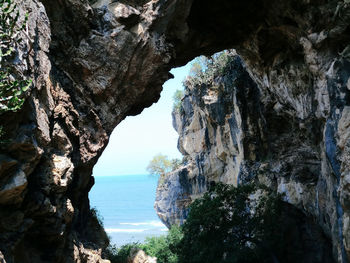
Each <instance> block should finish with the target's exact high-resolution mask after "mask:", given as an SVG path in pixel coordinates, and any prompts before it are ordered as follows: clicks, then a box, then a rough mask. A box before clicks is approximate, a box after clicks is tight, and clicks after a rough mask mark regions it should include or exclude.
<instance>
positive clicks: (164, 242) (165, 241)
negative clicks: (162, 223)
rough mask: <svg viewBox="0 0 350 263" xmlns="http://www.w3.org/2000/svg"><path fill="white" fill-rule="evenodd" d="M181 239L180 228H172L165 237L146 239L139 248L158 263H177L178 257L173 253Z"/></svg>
mask: <svg viewBox="0 0 350 263" xmlns="http://www.w3.org/2000/svg"><path fill="white" fill-rule="evenodd" d="M182 237H183V234H182V231H181V228H180V227H178V226H172V227H171V229H170V230H169V232H168V234H167V235H166V236H160V237H148V238H147V239H146V241H145V243H144V244H142V245H140V248H141V249H142V250H144V251H145V252H146V254H147V255H150V256H152V257H156V258H157V262H158V263H177V262H178V256H177V255H176V254H175V253H174V252H173V251H174V250H175V247H177V246H178V245H179V243H180V241H181V239H182Z"/></svg>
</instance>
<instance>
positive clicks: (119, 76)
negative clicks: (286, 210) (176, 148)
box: [0, 0, 350, 263]
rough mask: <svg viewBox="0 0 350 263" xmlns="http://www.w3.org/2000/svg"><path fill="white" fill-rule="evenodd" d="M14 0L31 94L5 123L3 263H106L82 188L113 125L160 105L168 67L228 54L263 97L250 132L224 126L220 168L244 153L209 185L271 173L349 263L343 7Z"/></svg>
mask: <svg viewBox="0 0 350 263" xmlns="http://www.w3.org/2000/svg"><path fill="white" fill-rule="evenodd" d="M16 1H17V3H18V7H19V9H20V11H21V16H22V17H23V16H24V14H25V13H28V15H29V18H28V23H27V28H26V32H23V33H22V34H23V37H22V41H20V42H19V43H18V46H17V48H16V56H15V57H14V58H13V63H14V64H15V65H16V67H17V70H18V72H21V74H22V75H24V76H26V77H28V78H31V79H32V80H33V85H32V87H31V88H30V90H29V91H28V92H27V93H26V97H27V99H26V102H25V104H24V106H23V108H22V109H21V110H20V111H18V112H15V113H13V112H7V113H5V114H1V115H0V125H2V126H4V128H5V137H4V138H3V140H5V141H6V143H5V144H3V143H2V144H1V155H0V251H1V253H0V260H2V261H4V260H5V261H6V262H7V263H12V262H20V263H27V262H50V263H51V262H103V260H102V259H101V249H103V248H104V247H105V246H106V239H105V235H104V233H103V231H101V228H100V227H99V226H98V223H96V220H95V219H94V217H93V216H92V213H91V212H90V208H89V200H88V192H89V190H90V188H91V187H92V186H93V184H94V179H93V177H92V176H91V173H92V168H93V166H94V164H95V163H96V162H97V159H98V158H99V156H100V155H101V153H102V151H103V149H104V148H105V147H106V144H107V143H108V139H109V135H110V133H111V132H112V130H113V128H114V127H115V126H116V125H117V124H118V123H119V122H120V121H122V120H123V119H124V118H125V117H126V116H128V115H135V114H138V113H140V112H141V111H142V110H143V108H145V107H148V106H150V105H151V104H152V103H153V102H155V101H157V99H158V98H159V94H160V91H161V89H162V88H161V85H162V83H163V82H164V81H165V80H166V79H168V78H170V77H171V75H170V74H169V69H170V68H172V67H174V66H179V65H183V64H184V63H185V62H187V61H189V60H191V59H192V58H194V57H196V56H198V55H200V54H211V53H213V52H215V51H220V50H222V49H225V48H236V49H237V52H238V53H239V54H240V55H241V56H242V58H243V59H244V61H245V63H246V64H247V65H248V67H249V69H250V71H251V78H252V79H253V82H254V83H256V88H254V90H255V89H257V90H258V91H259V92H255V91H254V92H253V93H254V94H253V95H254V96H255V95H257V94H259V96H258V98H255V97H251V96H253V95H249V96H248V98H247V99H246V102H244V103H246V104H247V105H248V106H247V107H248V108H247V110H248V109H251V108H253V109H252V111H250V110H249V111H248V112H245V113H240V114H241V116H237V120H239V118H241V119H242V123H243V122H246V125H247V127H243V130H240V129H238V128H239V126H238V125H241V124H239V123H237V124H234V123H232V124H230V125H237V132H236V135H235V136H236V137H237V138H236V139H237V141H236V142H232V145H237V147H238V148H236V149H238V150H239V152H238V153H237V152H234V151H233V150H229V149H225V148H224V147H225V143H223V144H222V147H223V148H224V149H222V150H220V149H219V148H218V150H219V153H222V155H221V156H220V158H221V159H220V160H219V159H218V162H219V161H221V160H222V159H225V158H226V159H227V160H228V158H230V157H232V156H236V155H237V154H241V156H240V157H239V156H238V155H237V156H238V157H237V160H233V161H231V162H232V165H233V164H234V165H236V166H234V167H233V168H232V167H230V168H229V169H228V168H227V170H225V169H226V167H224V166H223V165H221V166H220V165H218V164H213V165H211V168H210V169H211V170H212V174H213V176H216V177H220V176H221V175H220V172H221V171H223V172H224V174H225V176H224V177H223V178H225V179H223V180H226V181H227V182H233V183H234V182H235V180H236V179H237V178H239V180H246V179H247V178H250V177H251V176H254V175H255V174H256V173H258V174H260V172H259V171H261V169H266V172H264V173H262V174H263V175H261V176H260V177H261V178H262V179H261V180H263V178H265V180H266V181H267V182H271V183H275V184H276V187H277V189H279V191H283V192H286V193H287V196H288V193H290V195H289V196H288V198H289V200H290V202H291V203H292V204H294V205H295V206H297V207H299V208H301V209H303V211H305V212H307V213H308V214H310V215H311V216H313V218H314V219H315V220H316V221H317V222H318V224H319V225H321V226H322V227H323V229H324V231H325V232H326V233H327V235H328V236H330V237H332V242H333V245H334V253H333V254H334V257H335V258H336V259H337V260H338V262H342V263H345V262H348V258H349V254H350V252H349V251H350V245H349V244H350V236H349V235H350V234H349V233H350V231H349V227H350V220H349V213H350V207H349V192H350V191H349V185H350V179H349V170H350V166H349V163H350V162H349V156H350V155H349V149H350V148H349V147H350V146H349V136H350V135H349V134H350V133H349V126H348V123H349V88H348V87H349V82H348V77H349V76H350V74H349V71H350V67H349V60H348V58H349V57H348V56H349V44H350V39H349V34H348V33H349V29H348V25H349V24H350V22H349V18H350V15H349V14H350V6H349V3H348V1H337V0H331V1H326V0H307V1H306V0H302V1H294V0H293V1H279V0H259V1H258V0H247V1H236V0H234V1H232V0H230V1H228V0H218V1H216V2H215V4H213V2H212V1H209V0H166V1H165V0H149V1H147V0H121V1H110V0H105V1H102V0H101V1H98V2H96V3H95V4H94V5H93V6H91V5H90V3H89V2H88V1H87V0H60V1H49V0H26V1H19V0H16ZM242 85H243V84H242ZM243 86H244V85H243ZM243 95H244V94H243ZM243 95H239V96H238V95H237V98H238V97H239V98H243V97H244V96H243ZM209 99H211V96H209ZM213 103H214V102H213ZM254 103H258V104H259V105H261V107H262V108H261V109H259V108H256V107H255V106H256V105H253V104H254ZM249 105H250V106H249ZM230 107H232V106H230ZM219 108H220V107H218V109H219ZM243 108H244V107H243ZM243 108H240V107H239V109H240V110H241V109H243ZM240 110H239V111H240ZM234 111H235V112H238V109H235V110H234ZM197 117H199V116H197ZM197 117H196V118H197ZM235 118H236V116H235ZM216 121H219V122H220V123H222V122H226V120H225V119H218V120H216ZM196 125H197V124H196ZM280 127H281V129H280ZM195 128H196V127H195V126H193V129H195ZM213 128H216V127H213ZM240 128H241V127H240ZM277 128H278V129H277ZM222 132H223V133H222V134H223V135H224V134H226V132H225V131H222ZM196 136H204V138H205V137H206V136H205V134H204V135H201V134H200V133H198V134H196ZM232 138H233V137H232ZM302 138H304V139H302ZM195 140H197V141H198V140H200V139H198V138H195ZM222 141H223V140H222ZM188 145H189V144H188ZM248 145H249V147H247V146H248ZM235 147H236V146H235ZM239 147H243V148H242V149H240V148H239ZM225 154H227V156H226V157H225ZM263 158H267V160H265V162H262V161H263V160H264V159H263ZM202 161H204V159H203V160H201V159H198V162H199V163H200V162H202ZM262 163H263V164H266V166H263V165H261V164H262ZM237 165H238V166H237ZM198 167H203V169H204V166H198ZM215 167H221V168H220V169H222V170H221V171H220V169H219V170H217V171H216V172H215V171H214V170H213V169H214V168H215ZM242 167H246V168H245V169H242ZM201 169H202V168H201ZM205 169H207V168H205ZM208 169H209V168H208ZM215 169H216V168H215ZM237 171H244V173H240V172H239V173H238V172H237ZM231 174H232V176H231ZM233 175H235V176H237V178H236V177H234V176H233ZM271 178H272V179H271ZM305 178H307V179H305ZM198 180H201V181H199V182H202V181H203V187H204V185H205V184H204V182H205V180H204V178H199V179H198ZM189 185H190V184H189ZM292 193H293V194H292Z"/></svg>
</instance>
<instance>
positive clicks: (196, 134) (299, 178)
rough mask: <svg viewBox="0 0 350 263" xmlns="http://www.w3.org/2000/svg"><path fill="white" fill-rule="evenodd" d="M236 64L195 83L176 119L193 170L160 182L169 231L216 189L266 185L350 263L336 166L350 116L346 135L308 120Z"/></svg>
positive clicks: (160, 204)
mask: <svg viewBox="0 0 350 263" xmlns="http://www.w3.org/2000/svg"><path fill="white" fill-rule="evenodd" d="M230 56H231V60H232V61H230V62H229V63H228V64H227V65H226V67H225V68H224V70H223V72H224V73H221V72H217V73H216V74H214V75H213V76H212V78H210V79H209V80H206V81H203V82H198V81H197V82H195V83H193V82H192V83H191V82H189V81H188V82H187V86H186V88H185V96H184V98H183V99H182V107H181V108H180V110H178V111H174V112H173V124H174V127H175V129H176V130H177V132H178V133H179V147H178V148H179V150H180V151H181V152H182V154H183V155H184V157H185V159H186V160H187V164H186V165H185V166H183V167H181V168H180V169H179V170H176V171H174V172H173V173H171V174H170V175H169V176H168V177H166V178H165V179H164V180H162V181H160V183H159V185H158V188H157V197H156V203H155V208H156V210H157V213H158V215H159V217H160V218H161V220H162V221H163V222H164V223H165V224H166V225H167V226H168V227H170V226H171V225H172V224H179V223H180V224H181V223H182V222H183V221H184V220H185V219H186V216H187V214H188V206H189V204H190V203H191V202H192V201H193V200H194V199H196V198H198V197H199V196H201V195H202V194H203V193H204V192H205V191H206V190H207V186H208V185H209V184H210V182H211V181H215V182H218V181H220V182H224V183H230V184H234V185H236V184H239V183H245V182H251V181H255V182H260V183H263V184H266V185H268V186H269V187H272V188H274V189H276V191H277V192H279V193H282V194H284V199H285V201H286V202H288V203H290V204H292V205H294V206H295V207H297V208H299V209H300V210H302V211H304V212H305V213H306V215H307V216H308V217H313V218H314V219H315V220H316V221H317V224H319V225H320V226H321V227H322V229H323V231H324V233H326V235H327V236H328V237H329V238H331V239H332V241H333V255H334V256H335V258H337V260H338V261H339V262H347V261H346V260H347V255H346V253H347V252H346V251H347V246H346V244H347V243H346V242H344V241H346V238H345V236H346V235H348V232H347V230H346V229H343V227H344V222H343V221H342V220H344V217H343V213H344V212H343V207H342V206H341V203H340V200H339V198H340V197H338V196H337V194H336V192H335V191H337V189H339V188H340V187H342V185H341V182H340V181H339V179H340V178H337V176H336V174H334V171H332V169H334V168H333V166H334V165H339V164H338V161H337V160H336V159H334V158H335V156H336V153H335V151H336V146H335V144H336V140H337V139H338V147H339V145H345V144H346V143H345V141H346V140H348V137H347V135H346V134H347V133H348V131H347V132H345V130H346V129H345V128H342V127H344V126H347V125H349V123H348V122H347V120H346V118H348V117H347V113H346V112H344V111H343V115H342V117H341V121H339V123H341V124H338V128H329V125H330V124H329V122H330V121H329V120H326V119H324V118H323V117H322V116H317V115H316V112H314V113H313V114H312V115H311V116H308V118H307V119H302V116H303V114H304V113H303V111H305V107H309V105H303V104H300V105H302V106H304V107H299V108H298V101H297V100H295V101H294V104H292V105H291V106H290V105H288V106H290V107H288V106H287V105H286V104H285V103H286V102H284V103H282V102H281V101H279V100H276V96H277V95H276V94H275V93H274V92H276V91H274V92H272V91H271V90H265V89H266V88H267V87H266V86H262V85H259V84H257V83H256V82H255V81H254V80H253V78H252V76H251V75H250V74H249V72H248V69H247V68H246V66H245V65H244V63H243V61H242V60H241V58H240V57H238V56H235V55H232V54H231V55H230ZM273 81H275V80H274V79H273ZM290 84H292V83H290ZM285 92H286V93H285V96H284V97H283V98H284V101H293V99H292V96H293V93H294V92H295V91H294V90H293V89H288V90H285ZM289 92H290V93H291V94H289ZM311 95H313V96H315V97H316V98H315V99H317V98H320V97H321V96H319V95H318V94H311ZM311 95H309V94H301V95H300V97H302V96H311ZM292 107H294V109H295V111H294V112H291V108H292ZM292 109H293V108H292ZM346 109H347V107H345V109H344V110H345V111H346ZM297 110H300V112H299V111H297ZM313 110H315V111H316V110H317V107H314V108H313ZM294 114H295V115H294ZM298 114H299V117H298ZM339 125H340V126H339ZM331 127H332V126H331ZM333 127H334V126H333ZM327 129H332V130H331V131H327ZM337 131H338V132H337ZM330 132H331V133H332V134H329V133H330ZM336 133H338V135H337V137H335V134H336ZM344 136H345V138H344ZM331 138H333V139H331ZM342 138H343V139H342ZM339 140H343V142H340V141H339ZM344 140H345V141H344ZM331 154H333V160H332V159H331V158H330V155H331ZM338 158H339V157H338ZM332 162H333V163H332ZM338 169H340V168H338ZM339 174H340V173H339ZM345 220H346V219H345ZM342 233H343V234H342ZM340 235H341V238H340ZM342 235H344V236H342ZM315 240H317V239H315ZM320 251H321V250H320ZM305 253H307V252H306V251H305ZM316 254H317V253H316ZM315 260H316V259H315ZM323 260H325V261H323ZM313 262H327V259H326V258H323V259H321V260H320V261H313Z"/></svg>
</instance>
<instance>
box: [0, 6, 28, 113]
mask: <svg viewBox="0 0 350 263" xmlns="http://www.w3.org/2000/svg"><path fill="white" fill-rule="evenodd" d="M27 19H28V15H26V17H25V19H24V21H23V22H22V23H19V11H18V10H17V5H16V4H14V3H13V2H12V0H0V113H2V112H5V111H16V110H18V109H20V108H21V107H22V105H23V103H24V97H23V94H24V92H25V91H26V90H27V89H28V88H29V86H30V85H31V80H25V79H24V77H23V76H21V75H20V74H19V72H17V70H16V68H15V66H14V64H13V63H11V62H12V61H11V60H12V57H13V55H14V52H15V48H16V45H17V43H18V42H19V41H21V38H20V36H19V33H20V32H21V31H22V30H23V29H24V28H25V24H26V21H27Z"/></svg>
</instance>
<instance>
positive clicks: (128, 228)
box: [89, 174, 168, 247]
mask: <svg viewBox="0 0 350 263" xmlns="http://www.w3.org/2000/svg"><path fill="white" fill-rule="evenodd" d="M94 178H95V185H94V186H93V187H92V189H91V191H90V193H89V199H90V206H91V208H95V209H96V210H97V211H98V213H99V214H100V215H101V218H102V221H103V225H104V228H105V230H106V232H107V234H108V235H109V236H110V238H111V243H113V244H115V245H116V246H117V247H120V246H122V245H124V244H127V243H131V242H143V241H144V240H145V238H146V237H151V236H161V235H164V234H166V233H167V231H168V229H167V228H166V226H165V225H164V224H163V223H162V222H161V221H160V220H159V218H158V216H157V214H156V211H155V209H154V201H155V195H156V188H157V182H158V178H157V177H155V176H151V175H145V174H139V175H114V176H111V175H108V176H95V177H94Z"/></svg>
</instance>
